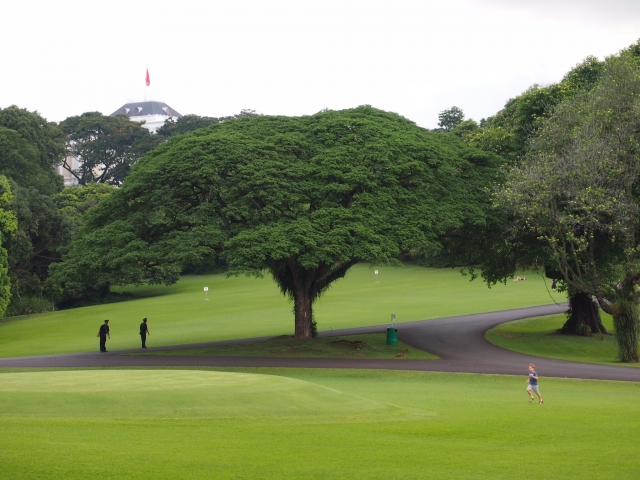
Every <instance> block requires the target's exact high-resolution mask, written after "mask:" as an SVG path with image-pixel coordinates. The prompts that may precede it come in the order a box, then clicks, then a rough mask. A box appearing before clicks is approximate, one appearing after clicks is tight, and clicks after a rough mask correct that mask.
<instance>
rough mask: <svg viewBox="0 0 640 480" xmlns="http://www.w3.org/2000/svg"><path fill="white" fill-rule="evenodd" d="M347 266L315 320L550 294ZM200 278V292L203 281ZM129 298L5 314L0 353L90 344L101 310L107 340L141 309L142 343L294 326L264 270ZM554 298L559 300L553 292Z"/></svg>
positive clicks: (366, 320)
mask: <svg viewBox="0 0 640 480" xmlns="http://www.w3.org/2000/svg"><path fill="white" fill-rule="evenodd" d="M375 268H378V269H379V271H380V273H379V283H376V278H375V274H374V268H372V267H371V266H369V265H366V264H359V265H356V266H355V267H353V268H352V269H351V270H350V271H349V272H348V273H347V276H346V277H345V278H344V279H342V280H340V281H338V282H336V283H335V285H334V286H332V287H331V288H330V289H329V290H328V291H327V293H326V294H325V295H324V296H323V297H321V298H320V299H319V300H318V302H317V303H316V305H315V307H314V316H315V319H316V320H317V322H318V328H319V329H320V330H330V329H334V330H335V329H338V328H346V327H358V326H367V325H380V324H384V323H387V322H389V318H390V315H391V313H395V314H396V315H397V317H396V321H397V322H403V321H413V320H421V319H428V318H439V317H447V316H453V315H465V314H471V313H480V312H489V311H495V310H507V309H511V308H520V307H528V306H534V305H544V304H549V303H552V298H551V297H550V295H549V293H548V290H547V288H546V286H545V284H544V281H543V279H542V277H540V276H539V275H527V281H526V282H507V285H497V286H495V287H493V288H491V289H488V288H487V287H486V285H485V284H484V283H482V282H481V281H479V280H478V281H475V282H469V277H463V276H461V275H460V273H459V271H458V269H432V268H422V267H417V266H411V265H405V266H400V267H386V266H383V267H375ZM205 286H207V287H209V293H208V298H209V300H205V293H204V291H203V288H204V287H205ZM127 291H128V292H131V293H132V294H133V295H134V296H135V298H134V299H133V300H130V301H126V302H120V303H112V304H105V305H97V306H91V307H83V308H76V309H70V310H63V311H57V312H51V313H46V314H39V315H32V316H29V317H19V318H10V319H6V320H5V321H3V322H2V323H0V356H2V357H13V356H25V355H46V354H56V353H74V352H86V351H94V350H96V351H97V350H98V339H97V338H96V333H97V331H98V327H99V326H100V324H101V323H102V321H103V320H104V319H107V318H108V319H109V320H110V325H111V340H110V341H109V342H108V343H107V348H108V349H112V350H117V349H126V348H136V347H139V346H140V337H139V335H138V326H139V324H140V322H141V321H142V318H143V317H147V318H149V330H150V332H151V335H150V336H149V337H148V339H147V344H148V345H149V346H161V345H176V344H189V343H199V342H208V341H217V340H229V339H237V338H248V337H261V336H276V335H286V334H292V333H293V313H292V305H291V303H290V302H289V300H288V299H286V298H284V297H283V296H282V295H281V294H280V292H279V290H278V288H277V287H276V285H275V284H274V283H273V281H272V279H271V278H270V277H269V276H268V275H267V276H265V278H261V279H256V278H247V277H232V278H226V277H225V276H224V275H208V276H187V277H183V278H181V279H180V281H179V282H178V283H177V284H176V285H172V286H169V287H159V286H144V287H139V288H130V289H127ZM553 300H555V301H563V300H564V297H563V295H561V294H554V295H553Z"/></svg>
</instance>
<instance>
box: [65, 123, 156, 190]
mask: <svg viewBox="0 0 640 480" xmlns="http://www.w3.org/2000/svg"><path fill="white" fill-rule="evenodd" d="M60 127H61V128H62V131H63V132H64V133H65V135H67V156H68V157H70V158H73V159H75V160H76V161H77V162H78V164H79V165H80V167H78V168H75V169H74V168H73V167H72V165H71V164H70V162H69V161H68V160H67V158H65V160H64V162H63V164H62V166H63V167H64V169H65V170H67V171H69V172H70V173H71V174H72V175H73V176H74V177H75V178H76V179H77V180H78V183H79V184H80V185H88V184H89V183H92V182H95V183H107V184H110V185H116V186H117V185H122V182H123V181H124V179H125V178H126V176H127V175H129V171H130V170H131V166H132V165H133V164H134V163H136V161H137V160H138V159H139V158H141V157H142V156H144V155H145V154H146V153H147V152H148V151H150V150H152V149H153V148H155V146H156V145H157V143H158V142H157V141H156V139H155V138H154V137H153V136H152V134H151V133H149V131H148V130H147V129H146V128H144V127H143V126H142V124H141V123H139V122H133V121H131V120H129V117H127V116H126V115H117V116H115V117H110V116H104V115H102V114H101V113H99V112H87V113H83V114H82V115H80V116H76V117H69V118H67V119H66V120H64V121H62V122H61V123H60Z"/></svg>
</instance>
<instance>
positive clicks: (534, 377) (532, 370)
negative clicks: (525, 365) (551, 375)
mask: <svg viewBox="0 0 640 480" xmlns="http://www.w3.org/2000/svg"><path fill="white" fill-rule="evenodd" d="M527 383H528V384H529V385H527V393H528V394H529V401H530V402H533V393H531V391H532V390H533V391H534V392H536V395H538V399H539V400H540V401H539V402H538V403H539V404H540V405H542V404H543V403H544V401H543V400H542V395H540V389H539V388H538V372H536V366H535V365H534V364H533V363H530V364H529V378H527Z"/></svg>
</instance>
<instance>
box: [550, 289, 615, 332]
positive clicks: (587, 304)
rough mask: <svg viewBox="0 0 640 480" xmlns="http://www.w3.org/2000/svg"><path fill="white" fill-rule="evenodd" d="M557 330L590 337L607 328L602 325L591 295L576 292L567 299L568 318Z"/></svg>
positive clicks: (605, 330)
mask: <svg viewBox="0 0 640 480" xmlns="http://www.w3.org/2000/svg"><path fill="white" fill-rule="evenodd" d="M558 332H559V333H568V334H573V335H584V336H587V337H590V336H591V335H593V334H595V333H607V329H606V328H604V325H602V321H601V320H600V312H599V310H598V306H597V305H596V304H595V303H594V302H593V301H592V300H591V297H590V296H589V295H588V294H586V293H584V292H578V293H574V294H573V295H572V296H571V298H570V299H569V312H568V318H567V321H566V322H565V324H564V325H563V326H562V328H561V329H560V330H559V331H558Z"/></svg>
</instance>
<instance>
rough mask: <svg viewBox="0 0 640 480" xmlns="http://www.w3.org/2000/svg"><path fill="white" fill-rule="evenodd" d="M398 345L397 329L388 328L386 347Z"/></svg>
mask: <svg viewBox="0 0 640 480" xmlns="http://www.w3.org/2000/svg"><path fill="white" fill-rule="evenodd" d="M397 344H398V329H397V328H392V327H389V328H387V345H397Z"/></svg>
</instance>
